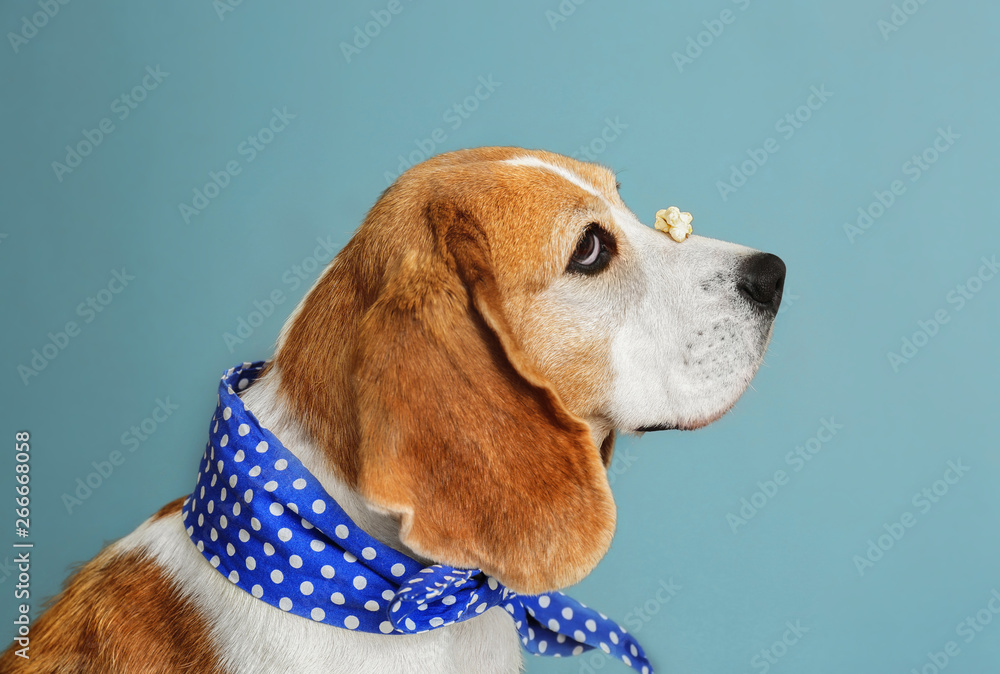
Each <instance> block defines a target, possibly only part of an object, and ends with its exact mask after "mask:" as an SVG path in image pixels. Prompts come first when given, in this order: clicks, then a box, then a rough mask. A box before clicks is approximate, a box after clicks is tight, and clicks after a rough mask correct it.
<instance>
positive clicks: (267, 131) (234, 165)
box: [177, 107, 298, 225]
mask: <svg viewBox="0 0 1000 674" xmlns="http://www.w3.org/2000/svg"><path fill="white" fill-rule="evenodd" d="M271 113H272V114H271V119H270V120H269V121H268V123H267V124H265V125H264V126H262V127H261V128H260V129H258V130H257V132H256V133H252V134H250V135H249V136H247V137H246V139H244V140H242V141H240V143H239V144H238V145H237V146H236V154H238V155H239V156H240V157H243V158H244V163H246V164H250V163H251V162H253V161H254V160H255V159H257V157H258V156H259V155H260V153H261V152H263V151H264V150H266V149H267V147H268V146H269V145H270V144H271V143H273V142H274V139H275V138H277V136H278V134H280V133H281V132H282V131H284V130H285V129H286V128H287V127H288V123H289V122H291V121H292V120H293V119H295V118H296V117H298V115H295V114H292V113H290V112H288V108H287V107H282V108H281V109H280V110H279V109H278V108H271ZM242 172H243V164H241V163H240V160H239V159H235V158H234V159H230V160H229V161H227V162H226V163H225V164H224V165H223V168H222V170H221V171H209V172H208V178H209V180H208V182H207V183H205V184H204V185H202V186H201V187H200V188H199V187H195V188H194V189H192V190H191V192H192V194H193V195H194V196H193V197H192V199H191V203H187V202H184V201H182V202H181V203H179V204H177V208H178V210H180V213H181V218H183V220H184V224H185V225H187V224H190V223H191V218H193V217H195V216H198V215H201V214H202V213H204V212H205V209H207V208H208V207H209V206H210V205H211V203H212V201H213V200H214V199H216V198H217V197H218V196H219V195H220V194H222V190H224V189H226V188H227V187H229V184H230V183H231V182H232V180H233V178H234V177H235V176H238V175H239V174H240V173H242Z"/></svg>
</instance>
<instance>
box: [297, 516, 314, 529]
mask: <svg viewBox="0 0 1000 674" xmlns="http://www.w3.org/2000/svg"><path fill="white" fill-rule="evenodd" d="M299 523H300V524H302V528H303V529H305V530H307V531H308V530H309V529H312V528H313V525H311V524H309V523H308V522H306V520H305V518H302V519H301V520H299Z"/></svg>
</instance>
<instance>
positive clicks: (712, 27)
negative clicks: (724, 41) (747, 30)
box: [671, 0, 750, 74]
mask: <svg viewBox="0 0 1000 674" xmlns="http://www.w3.org/2000/svg"><path fill="white" fill-rule="evenodd" d="M732 2H733V4H734V5H736V6H737V7H738V8H739V9H740V11H746V10H747V8H748V7H750V0H732ZM738 16H739V15H738V14H737V13H736V12H734V11H733V10H731V9H724V10H722V11H721V12H719V18H718V19H706V20H705V21H702V22H701V25H703V26H705V30H703V31H701V32H700V33H698V34H696V35H694V36H691V35H689V36H688V39H687V46H686V47H685V48H684V52H683V53H681V52H679V51H675V52H674V53H673V54H671V56H672V57H673V59H674V65H675V66H677V72H679V73H681V74H683V73H684V66H689V65H692V64H693V63H694V62H695V61H697V60H698V59H699V58H700V57H701V55H702V54H704V53H705V50H706V49H708V48H709V47H711V46H712V45H713V44H715V41H716V39H718V38H719V37H721V36H722V33H723V32H725V30H726V26H731V25H733V23H735V22H736V19H737V17H738Z"/></svg>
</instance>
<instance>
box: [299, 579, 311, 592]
mask: <svg viewBox="0 0 1000 674" xmlns="http://www.w3.org/2000/svg"><path fill="white" fill-rule="evenodd" d="M299 592H301V593H302V594H305V595H310V594H312V593H313V584H312V583H310V582H309V581H308V580H307V581H305V582H303V583H302V584H301V585H299Z"/></svg>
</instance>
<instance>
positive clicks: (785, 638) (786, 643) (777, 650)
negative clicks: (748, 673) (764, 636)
mask: <svg viewBox="0 0 1000 674" xmlns="http://www.w3.org/2000/svg"><path fill="white" fill-rule="evenodd" d="M784 627H785V631H784V632H782V633H781V636H780V637H779V638H777V639H775V640H774V643H772V644H771V645H770V646H768V647H767V648H762V649H760V650H759V651H757V653H756V654H754V656H753V657H752V658H750V666H751V667H753V668H754V669H755V670H757V671H759V672H760V673H761V674H766V673H767V672H769V671H771V667H772V666H773V665H776V664H778V663H779V662H781V659H782V658H783V657H785V656H786V655H788V651H789V650H791V648H792V646H794V645H796V644H797V643H799V641H801V640H802V637H804V636H805V635H806V634H809V628H808V627H803V626H802V621H800V620H796V621H794V622H793V621H791V620H789V621H788V622H786V623H785V624H784Z"/></svg>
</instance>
